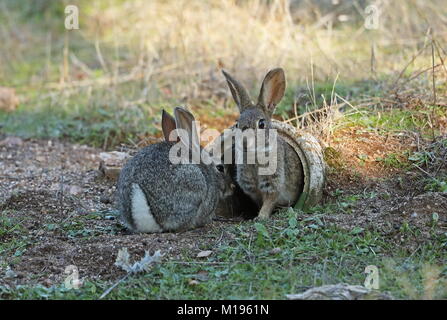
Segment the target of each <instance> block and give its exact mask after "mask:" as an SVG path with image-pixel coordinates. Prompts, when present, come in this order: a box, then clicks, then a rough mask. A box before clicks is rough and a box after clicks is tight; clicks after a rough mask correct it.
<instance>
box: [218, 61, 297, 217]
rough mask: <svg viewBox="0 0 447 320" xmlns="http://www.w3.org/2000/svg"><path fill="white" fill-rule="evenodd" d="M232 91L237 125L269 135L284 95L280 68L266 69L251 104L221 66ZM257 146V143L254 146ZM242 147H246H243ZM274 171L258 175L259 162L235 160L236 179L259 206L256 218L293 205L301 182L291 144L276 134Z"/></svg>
mask: <svg viewBox="0 0 447 320" xmlns="http://www.w3.org/2000/svg"><path fill="white" fill-rule="evenodd" d="M222 73H223V74H224V76H225V78H226V80H227V82H228V85H229V87H230V90H231V94H232V95H233V98H234V100H235V102H236V104H237V106H238V107H239V113H240V117H239V119H238V121H237V128H238V129H240V130H242V132H243V131H245V130H247V129H253V130H254V131H256V130H258V129H265V132H266V134H265V137H266V138H265V139H266V144H267V138H268V136H269V130H272V129H271V119H272V115H273V112H274V111H275V108H276V106H277V105H278V103H279V102H280V101H281V99H282V97H283V96H284V91H285V87H286V80H285V76H284V71H283V70H282V69H281V68H277V69H273V70H271V71H269V72H268V73H267V75H266V76H265V78H264V81H263V83H262V87H261V91H260V93H259V98H258V102H257V103H256V104H254V103H253V102H252V101H251V99H250V96H249V94H248V92H247V90H246V89H245V88H244V87H243V86H242V84H241V83H240V82H238V81H237V80H235V79H234V78H233V77H231V76H230V75H229V74H228V73H227V72H225V71H224V70H222ZM256 148H257V147H256ZM244 151H245V150H244ZM276 151H277V152H276V171H275V172H274V173H272V174H269V175H260V174H259V168H260V164H259V163H258V161H256V162H255V163H254V164H249V163H248V162H247V163H246V162H243V163H242V164H238V163H236V181H237V183H238V185H239V186H240V188H241V189H242V190H243V191H244V192H245V193H246V194H247V195H249V196H250V198H251V199H253V201H254V202H255V203H257V205H258V206H259V207H260V211H259V214H258V218H260V219H266V218H269V217H270V215H271V213H272V211H273V209H275V208H277V207H290V206H293V205H294V204H295V203H296V202H297V200H298V198H299V196H300V194H301V192H302V190H303V184H304V175H303V166H302V164H301V161H300V158H299V157H298V155H297V153H296V152H295V151H294V150H293V148H292V147H291V146H290V145H289V144H287V142H285V141H284V140H283V139H282V138H281V137H280V136H279V134H277V135H276Z"/></svg>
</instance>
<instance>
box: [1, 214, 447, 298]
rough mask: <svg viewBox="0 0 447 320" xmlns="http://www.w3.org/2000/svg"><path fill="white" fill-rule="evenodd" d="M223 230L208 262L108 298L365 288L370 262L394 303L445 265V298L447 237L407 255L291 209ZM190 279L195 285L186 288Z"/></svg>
mask: <svg viewBox="0 0 447 320" xmlns="http://www.w3.org/2000/svg"><path fill="white" fill-rule="evenodd" d="M409 228H410V230H411V231H408V230H402V231H401V232H402V234H401V236H402V237H405V238H408V239H410V238H411V237H413V236H415V234H416V235H417V230H414V229H412V227H409ZM226 232H229V233H231V234H233V235H234V238H233V240H231V241H230V242H229V243H227V244H224V245H222V246H220V247H206V246H202V247H203V248H201V249H203V250H205V249H209V250H213V254H212V255H211V256H210V257H208V258H206V259H198V258H195V257H191V256H190V254H188V252H186V251H185V252H184V255H183V256H184V257H183V260H181V261H169V260H166V261H163V262H162V263H160V264H158V265H155V266H154V267H153V269H152V270H151V271H150V272H148V273H146V274H142V275H135V276H131V277H129V278H128V279H127V280H126V281H124V282H122V283H121V284H120V285H118V287H116V288H115V289H114V290H113V291H112V292H111V293H110V294H109V295H108V296H107V298H108V299H284V298H285V294H288V293H297V292H302V291H304V290H305V289H306V288H309V287H312V286H319V285H324V284H335V283H339V282H346V283H349V284H358V285H363V283H364V281H365V277H366V274H365V273H364V270H365V268H366V266H368V265H376V266H377V267H378V268H379V276H380V290H381V291H386V292H390V293H391V294H392V295H393V296H394V297H396V298H418V297H422V296H423V295H424V292H425V291H424V280H423V279H424V276H425V273H427V270H426V269H427V268H429V267H430V268H431V269H430V270H432V269H434V268H435V266H442V267H438V269H439V268H440V269H439V272H440V274H439V276H438V278H437V280H436V284H437V285H438V286H437V289H436V291H435V297H437V298H447V292H446V291H445V283H446V282H445V281H446V276H447V266H446V264H445V263H446V257H445V249H446V246H447V234H444V235H442V236H435V235H433V238H432V240H431V241H427V242H423V243H420V245H419V248H418V249H417V250H416V251H413V252H409V251H408V250H407V249H404V248H402V247H400V246H399V245H396V244H395V243H394V242H393V241H389V239H387V238H386V237H385V236H383V235H381V234H380V233H378V232H376V231H374V230H363V229H362V228H354V229H353V230H341V229H338V228H336V227H334V226H331V225H327V224H325V223H324V220H323V219H319V218H318V217H317V216H314V215H309V214H305V213H298V212H296V211H293V210H291V209H290V210H288V211H285V212H282V213H280V219H276V220H273V221H268V222H262V223H253V222H244V223H241V224H239V225H232V226H228V228H226ZM274 248H277V249H275V250H273V251H272V249H274ZM409 275H411V277H410V276H409ZM81 276H82V275H81ZM193 279H194V280H197V281H198V283H197V284H191V282H190V281H191V280H193ZM111 284H112V283H106V282H92V281H86V283H85V284H84V286H83V287H82V288H80V289H78V290H75V289H71V290H68V289H66V288H65V287H64V285H63V284H60V285H56V286H53V287H50V288H46V287H43V286H34V287H33V286H20V287H18V288H16V289H15V290H11V289H7V288H5V287H0V298H4V299H61V298H63V299H97V298H98V297H99V296H100V295H101V294H102V292H104V291H105V290H106V289H107V288H108V287H109V286H110V285H111ZM443 284H444V286H443ZM443 289H444V291H443ZM412 290H413V291H414V292H413V291H412ZM415 292H416V293H415ZM415 294H417V296H414V295H415Z"/></svg>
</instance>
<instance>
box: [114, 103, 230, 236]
mask: <svg viewBox="0 0 447 320" xmlns="http://www.w3.org/2000/svg"><path fill="white" fill-rule="evenodd" d="M174 116H175V119H174V118H173V117H172V116H171V115H170V114H169V113H167V112H166V111H164V110H163V113H162V131H163V134H164V138H165V141H163V142H160V143H156V144H152V145H149V146H147V147H145V148H143V149H142V150H140V151H139V152H138V153H137V154H136V155H135V156H134V157H133V158H131V159H130V160H128V161H127V162H126V164H125V165H124V167H123V169H122V170H121V172H120V176H119V179H118V183H117V195H118V205H119V210H120V215H121V220H123V222H124V224H125V225H126V226H127V227H128V228H129V229H130V230H131V231H134V232H147V233H157V232H175V231H185V230H189V229H194V228H197V227H201V226H204V225H206V224H208V223H210V222H211V221H212V218H213V216H214V214H215V211H216V208H218V206H219V205H220V203H222V202H223V200H224V199H225V198H226V197H229V196H231V193H232V191H231V190H232V189H231V179H230V178H229V175H228V174H226V173H225V167H224V166H223V165H222V164H217V165H216V164H214V163H213V162H212V163H211V164H204V163H203V161H200V162H199V163H197V164H194V163H187V164H186V163H178V164H174V163H172V161H171V160H170V150H171V148H173V147H174V146H175V145H176V144H178V143H180V144H182V145H181V146H184V147H186V148H187V149H188V150H189V151H191V148H192V146H191V145H190V143H189V142H190V141H192V142H193V143H194V141H199V140H198V137H197V135H196V134H197V132H194V130H195V126H194V124H193V123H194V121H195V120H194V116H193V115H192V114H191V113H190V112H189V111H187V110H186V109H183V108H181V107H177V108H175V109H174ZM175 129H183V130H185V131H184V132H186V133H187V136H186V137H185V136H181V135H180V137H179V138H177V140H175V139H170V136H171V133H172V131H174V130H175ZM177 133H178V132H177ZM193 135H195V136H194V137H193ZM171 138H172V137H171ZM194 139H197V140H194ZM198 148H199V149H200V151H203V150H202V148H201V147H200V146H199V147H198Z"/></svg>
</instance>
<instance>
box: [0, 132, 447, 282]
mask: <svg viewBox="0 0 447 320" xmlns="http://www.w3.org/2000/svg"><path fill="white" fill-rule="evenodd" d="M348 136H349V137H351V138H352V137H355V138H356V140H355V141H358V142H357V144H356V145H354V146H353V145H352V141H353V140H352V139H349V141H351V145H349V146H348V145H347V143H348V142H347V141H348V140H346V139H344V137H348ZM339 138H340V139H338V142H336V143H334V144H333V145H332V146H331V147H332V148H334V150H336V151H337V152H338V153H340V154H341V156H340V158H338V159H335V160H334V161H339V162H343V163H346V161H348V160H349V161H350V163H348V164H349V165H347V166H345V167H344V168H341V169H339V170H330V173H329V176H328V182H327V186H326V190H325V193H326V199H325V201H332V200H334V198H333V196H332V194H333V193H334V192H335V191H336V190H343V192H344V194H345V195H349V194H365V195H366V194H371V193H375V194H377V196H375V197H371V198H368V197H364V198H362V199H361V200H358V201H356V202H355V203H352V204H349V206H350V207H349V210H350V213H351V214H349V215H347V214H343V213H334V214H328V215H326V216H325V217H324V219H325V221H326V222H329V223H333V224H336V225H338V226H340V227H342V228H346V229H352V228H354V227H362V228H364V229H368V228H371V229H375V230H379V231H380V232H383V233H386V234H388V235H390V237H391V238H395V240H396V241H398V242H401V241H404V240H403V239H401V237H400V235H399V232H397V231H398V230H399V228H400V227H401V226H402V224H403V223H404V222H405V221H410V222H411V223H412V224H416V225H417V226H418V227H420V228H421V229H422V230H425V231H426V232H425V233H424V236H426V237H429V232H428V231H429V225H430V221H431V219H432V214H433V213H434V212H436V213H438V214H439V223H440V224H441V225H442V226H443V228H444V230H446V229H447V214H446V213H447V195H446V194H445V193H444V194H442V193H435V192H425V191H424V189H423V180H422V178H423V175H422V173H420V172H417V171H407V172H406V173H402V174H399V172H395V169H386V168H384V167H383V166H382V165H381V164H380V163H378V162H377V161H372V158H373V156H371V161H369V155H370V154H371V152H372V153H373V154H379V155H380V154H383V153H387V152H390V150H389V149H386V148H402V146H403V145H408V142H405V141H400V140H398V139H397V140H396V141H394V140H392V142H393V143H388V144H386V145H387V146H388V147H385V144H384V143H383V141H381V140H380V139H382V138H380V139H379V138H378V137H377V136H376V135H371V134H369V133H364V132H363V133H362V132H358V131H356V130H354V131H349V130H348V131H347V132H345V135H344V136H343V135H342V136H340V137H339ZM360 138H361V139H360ZM378 139H379V140H378ZM383 139H385V138H383ZM388 139H390V138H388ZM391 139H394V138H391ZM0 141H1V142H0V177H1V178H0V211H1V212H2V216H1V218H2V219H3V220H4V219H5V218H8V219H9V218H11V219H10V220H11V221H14V223H13V225H11V226H8V227H6V229H7V232H5V233H0V242H2V243H6V242H9V241H12V240H13V239H19V240H20V239H21V240H23V245H20V243H21V242H19V243H18V245H17V246H13V247H11V248H10V249H6V251H4V252H2V253H1V254H0V260H3V261H0V265H5V262H6V264H9V265H10V266H11V268H12V270H13V271H14V273H15V275H16V276H15V277H12V278H8V277H3V275H4V274H5V273H6V272H7V270H6V268H3V269H0V275H2V276H0V285H1V284H9V285H17V284H25V283H41V284H44V285H46V286H50V285H52V284H55V283H60V282H61V281H62V280H63V279H64V278H65V277H66V275H65V274H64V270H65V268H66V267H67V266H69V265H75V266H77V267H78V269H79V273H80V275H81V276H82V277H85V278H88V279H92V280H93V279H103V280H114V279H117V278H119V277H121V276H122V275H123V274H124V271H122V270H121V269H119V268H118V267H116V266H114V262H115V259H116V256H117V253H118V250H119V249H121V248H128V249H129V252H130V253H131V255H132V257H134V258H135V257H140V258H141V257H142V255H143V254H144V251H145V250H149V251H150V252H151V253H153V252H154V251H155V250H161V251H162V253H164V254H165V258H166V259H173V260H181V259H182V257H184V255H188V256H191V257H195V256H196V255H197V254H198V253H199V252H200V251H201V250H203V249H204V248H212V247H215V246H218V245H219V244H221V243H224V242H226V241H229V240H231V238H232V237H233V235H232V234H231V233H229V232H227V231H226V228H225V227H226V226H227V225H228V223H236V222H228V221H215V222H214V223H213V224H212V225H209V226H207V227H205V228H202V229H199V230H192V231H188V232H184V233H178V234H174V233H165V234H130V233H129V232H128V231H126V230H125V229H124V228H123V227H122V226H121V224H120V223H119V222H118V221H117V219H116V216H115V214H116V211H115V209H114V192H115V186H114V185H115V182H114V181H112V180H110V179H107V178H105V177H103V176H102V175H101V174H100V173H99V171H98V167H99V163H100V158H99V153H100V152H101V150H99V149H94V148H91V147H87V146H80V145H74V144H69V143H65V142H57V141H52V140H22V139H19V138H15V137H2V139H0ZM373 141H376V142H373ZM373 144H374V145H373ZM393 145H394V147H389V146H393ZM347 150H351V151H349V152H348V151H347ZM352 150H354V151H352ZM350 152H355V153H356V154H359V153H360V154H365V155H366V156H367V157H368V158H364V157H362V159H360V160H361V161H360V162H359V161H358V160H359V159H357V160H355V159H356V158H355V157H354V154H353V153H350ZM365 162H366V165H365ZM359 163H360V164H359ZM335 166H336V165H335ZM391 173H393V174H396V176H395V178H393V179H389V177H390V174H391ZM352 215H354V216H355V219H353V218H352ZM405 245H409V246H417V243H416V242H412V243H407V244H405ZM25 248H26V250H24V249H25Z"/></svg>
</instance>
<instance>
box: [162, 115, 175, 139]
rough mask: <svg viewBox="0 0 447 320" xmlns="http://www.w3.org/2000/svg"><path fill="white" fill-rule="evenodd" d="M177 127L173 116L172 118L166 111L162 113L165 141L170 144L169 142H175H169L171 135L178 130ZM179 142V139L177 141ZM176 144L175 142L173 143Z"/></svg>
mask: <svg viewBox="0 0 447 320" xmlns="http://www.w3.org/2000/svg"><path fill="white" fill-rule="evenodd" d="M176 128H177V127H176V125H175V119H174V117H173V116H171V115H170V114H169V113H168V112H166V111H165V110H164V109H163V111H162V113H161V129H162V130H163V135H164V137H165V141H166V142H169V141H173V140H169V135H170V134H171V132H172V131H174V130H175V129H176ZM177 141H178V139H177ZM173 142H174V141H173Z"/></svg>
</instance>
